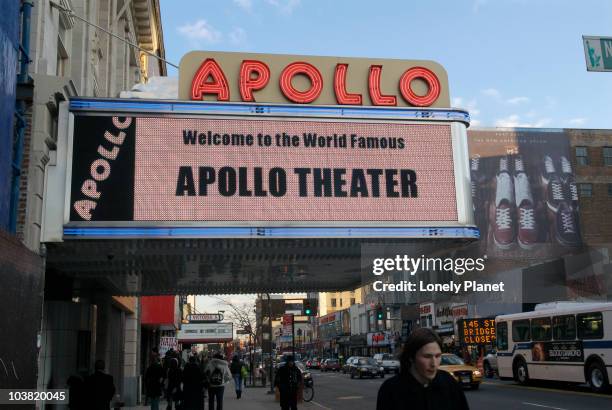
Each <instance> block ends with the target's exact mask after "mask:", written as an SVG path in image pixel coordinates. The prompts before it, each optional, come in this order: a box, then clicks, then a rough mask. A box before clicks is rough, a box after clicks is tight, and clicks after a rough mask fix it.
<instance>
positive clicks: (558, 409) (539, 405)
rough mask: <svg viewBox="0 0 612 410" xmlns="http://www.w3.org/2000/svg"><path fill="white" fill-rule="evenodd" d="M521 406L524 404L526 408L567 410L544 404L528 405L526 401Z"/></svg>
mask: <svg viewBox="0 0 612 410" xmlns="http://www.w3.org/2000/svg"><path fill="white" fill-rule="evenodd" d="M523 404H526V405H528V406H535V407H544V408H547V409H553V410H567V409H564V408H561V407H553V406H546V405H544V404H538V403H529V402H526V401H524V402H523Z"/></svg>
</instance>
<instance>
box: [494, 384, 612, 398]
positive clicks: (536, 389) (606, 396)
mask: <svg viewBox="0 0 612 410" xmlns="http://www.w3.org/2000/svg"><path fill="white" fill-rule="evenodd" d="M482 384H486V385H487V386H498V387H510V388H514V389H525V390H535V391H546V392H552V393H564V394H576V395H579V396H590V397H599V398H601V399H612V397H610V396H608V395H606V394H599V393H590V392H586V391H573V390H561V389H551V388H548V387H533V386H520V385H518V384H504V383H496V382H482Z"/></svg>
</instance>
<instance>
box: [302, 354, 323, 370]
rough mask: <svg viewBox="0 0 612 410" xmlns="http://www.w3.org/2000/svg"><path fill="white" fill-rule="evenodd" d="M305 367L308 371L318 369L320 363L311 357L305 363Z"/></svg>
mask: <svg viewBox="0 0 612 410" xmlns="http://www.w3.org/2000/svg"><path fill="white" fill-rule="evenodd" d="M306 367H307V368H308V369H320V368H321V361H320V360H319V359H318V358H317V357H313V358H312V359H309V360H308V361H307V362H306Z"/></svg>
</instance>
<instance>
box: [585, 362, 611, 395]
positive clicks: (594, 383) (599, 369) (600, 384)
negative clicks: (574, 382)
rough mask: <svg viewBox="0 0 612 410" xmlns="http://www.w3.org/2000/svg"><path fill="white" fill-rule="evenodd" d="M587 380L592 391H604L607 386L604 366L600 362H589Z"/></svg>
mask: <svg viewBox="0 0 612 410" xmlns="http://www.w3.org/2000/svg"><path fill="white" fill-rule="evenodd" d="M587 382H588V383H589V386H590V387H591V390H593V391H594V392H597V393H601V392H603V391H606V390H607V389H608V387H609V386H608V375H607V374H606V368H605V367H604V366H602V364H601V363H598V362H595V363H591V365H590V366H589V369H588V370H587Z"/></svg>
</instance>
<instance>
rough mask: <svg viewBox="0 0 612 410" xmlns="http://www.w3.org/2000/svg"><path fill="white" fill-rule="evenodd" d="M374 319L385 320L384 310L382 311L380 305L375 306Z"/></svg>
mask: <svg viewBox="0 0 612 410" xmlns="http://www.w3.org/2000/svg"><path fill="white" fill-rule="evenodd" d="M376 319H377V320H384V319H385V310H384V309H383V307H382V305H378V306H376Z"/></svg>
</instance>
